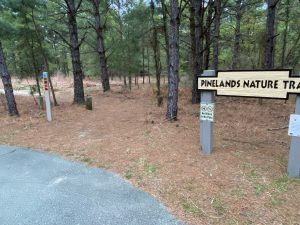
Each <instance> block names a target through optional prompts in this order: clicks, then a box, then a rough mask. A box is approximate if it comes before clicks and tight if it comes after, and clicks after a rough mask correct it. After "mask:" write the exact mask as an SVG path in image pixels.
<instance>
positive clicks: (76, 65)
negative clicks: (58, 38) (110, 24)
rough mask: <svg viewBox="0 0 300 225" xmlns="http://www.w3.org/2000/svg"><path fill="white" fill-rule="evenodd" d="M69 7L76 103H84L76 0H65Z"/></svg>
mask: <svg viewBox="0 0 300 225" xmlns="http://www.w3.org/2000/svg"><path fill="white" fill-rule="evenodd" d="M65 1H66V3H67V5H68V11H67V14H68V28H69V36H70V51H71V57H72V66H73V75H74V103H76V104H82V103H84V89H83V72H82V68H81V60H80V51H79V47H80V43H79V41H78V31H77V22H76V13H77V10H76V8H75V2H74V0H65Z"/></svg>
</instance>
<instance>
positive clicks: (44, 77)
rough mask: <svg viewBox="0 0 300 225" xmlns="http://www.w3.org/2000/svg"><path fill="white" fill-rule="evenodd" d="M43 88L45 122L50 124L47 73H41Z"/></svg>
mask: <svg viewBox="0 0 300 225" xmlns="http://www.w3.org/2000/svg"><path fill="white" fill-rule="evenodd" d="M43 86H44V97H45V103H46V114H47V120H48V121H49V122H51V121H52V114H51V102H50V92H49V83H48V73H47V72H43Z"/></svg>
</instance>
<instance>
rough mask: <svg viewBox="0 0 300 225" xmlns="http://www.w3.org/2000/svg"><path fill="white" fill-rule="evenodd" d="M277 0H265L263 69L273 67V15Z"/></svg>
mask: <svg viewBox="0 0 300 225" xmlns="http://www.w3.org/2000/svg"><path fill="white" fill-rule="evenodd" d="M278 2H279V0H267V4H268V7H267V23H266V31H267V32H266V48H265V69H272V68H273V67H274V52H275V51H274V50H275V46H274V38H275V17H276V6H277V3H278Z"/></svg>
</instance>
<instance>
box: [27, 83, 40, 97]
mask: <svg viewBox="0 0 300 225" xmlns="http://www.w3.org/2000/svg"><path fill="white" fill-rule="evenodd" d="M37 91H38V88H37V85H36V84H35V85H29V94H30V95H34V93H36V92H37Z"/></svg>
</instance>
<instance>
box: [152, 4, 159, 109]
mask: <svg viewBox="0 0 300 225" xmlns="http://www.w3.org/2000/svg"><path fill="white" fill-rule="evenodd" d="M150 8H151V19H152V29H153V33H152V35H153V37H152V38H153V42H152V48H153V54H154V61H155V72H156V88H157V92H156V96H157V101H158V104H157V105H158V106H161V101H160V100H159V98H160V75H161V62H160V49H159V42H158V37H157V29H156V27H155V20H154V3H153V1H151V3H150Z"/></svg>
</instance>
